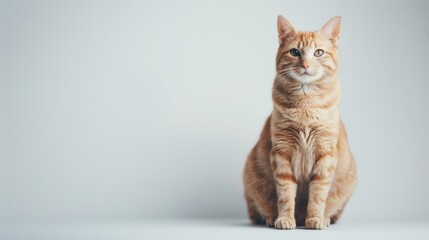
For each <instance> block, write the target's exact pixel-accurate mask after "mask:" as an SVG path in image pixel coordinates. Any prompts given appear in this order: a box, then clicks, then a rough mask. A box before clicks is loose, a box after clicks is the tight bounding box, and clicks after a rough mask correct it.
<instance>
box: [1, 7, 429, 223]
mask: <svg viewBox="0 0 429 240" xmlns="http://www.w3.org/2000/svg"><path fill="white" fill-rule="evenodd" d="M428 10H429V2H428V1H405V0H404V1H388V0H385V1H340V0H338V1H302V0H299V1H249V0H246V1H244V0H237V1H227V0H222V1H214V0H213V1H201V0H185V1H158V0H150V1H149V0H147V1H114V2H111V1H0V109H1V111H0V194H1V195H0V219H1V220H4V221H12V220H53V221H56V220H111V219H141V218H177V217H205V218H210V217H243V218H244V217H245V216H246V209H245V203H244V199H243V196H242V183H241V177H242V168H243V164H244V161H245V158H246V155H247V154H248V152H249V151H250V149H251V147H252V146H253V145H254V144H255V142H256V140H257V138H258V135H259V133H260V131H261V128H262V125H263V122H264V121H265V118H266V117H267V116H268V115H269V113H270V111H271V109H272V103H271V84H272V81H273V78H274V74H275V73H274V62H275V61H274V58H275V54H276V50H277V33H276V18H277V15H278V14H283V15H284V16H285V17H287V18H288V19H289V20H290V21H291V22H292V23H293V24H294V25H295V26H296V28H297V29H299V30H317V29H318V28H319V27H321V26H322V25H323V24H324V23H325V22H326V21H327V20H328V19H329V18H331V17H333V16H336V15H340V16H342V20H343V24H342V27H343V29H342V37H341V39H340V54H341V60H342V61H341V63H342V68H341V70H340V76H341V79H342V82H343V98H342V105H341V113H342V117H343V120H344V121H345V124H346V127H347V129H348V134H349V139H350V145H351V148H352V151H353V153H354V155H355V158H356V160H357V164H358V170H359V183H358V187H357V189H356V192H355V194H354V196H353V197H352V200H351V201H350V202H349V205H348V207H347V209H346V212H345V214H344V218H345V219H398V220H399V219H401V220H404V219H410V220H411V219H426V220H427V219H428V215H429V205H428V204H427V203H428V202H429V193H428V181H427V169H428V167H429V162H428V160H429V154H428V149H429V141H428V138H427V136H428V133H429V127H428V122H429V107H428V101H429V94H428V93H427V92H428V87H429V78H428V77H427V76H428V75H427V72H428V69H429V61H428V56H429V45H428V39H429V28H428V26H427V24H428V23H429V14H427V11H428Z"/></svg>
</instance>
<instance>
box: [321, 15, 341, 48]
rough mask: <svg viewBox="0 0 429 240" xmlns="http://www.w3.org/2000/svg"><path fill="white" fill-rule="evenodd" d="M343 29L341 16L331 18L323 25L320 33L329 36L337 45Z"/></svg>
mask: <svg viewBox="0 0 429 240" xmlns="http://www.w3.org/2000/svg"><path fill="white" fill-rule="evenodd" d="M340 31H341V17H338V16H337V17H333V18H331V19H330V20H329V21H328V22H327V23H326V24H325V25H324V26H323V27H322V29H320V31H319V33H321V34H323V35H324V36H325V37H327V38H328V39H329V40H330V41H331V42H332V44H333V45H334V46H335V47H336V46H337V45H338V39H339V38H340Z"/></svg>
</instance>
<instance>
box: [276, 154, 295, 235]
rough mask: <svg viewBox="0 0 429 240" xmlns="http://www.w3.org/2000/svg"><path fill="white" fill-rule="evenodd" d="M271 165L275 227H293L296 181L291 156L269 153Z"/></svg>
mask: <svg viewBox="0 0 429 240" xmlns="http://www.w3.org/2000/svg"><path fill="white" fill-rule="evenodd" d="M271 165H272V169H273V175H274V179H275V182H276V190H277V208H278V218H277V220H276V221H275V222H274V226H275V228H277V229H295V228H296V221H295V216H294V215H295V197H296V190H297V183H296V179H295V176H294V175H293V169H292V164H291V156H290V154H286V153H276V154H272V155H271Z"/></svg>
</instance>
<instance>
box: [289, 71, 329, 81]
mask: <svg viewBox="0 0 429 240" xmlns="http://www.w3.org/2000/svg"><path fill="white" fill-rule="evenodd" d="M294 75H295V76H293V77H294V79H295V80H296V81H298V82H301V83H312V82H315V81H317V80H319V79H321V78H322V75H323V74H321V73H316V74H308V73H304V74H300V75H298V74H294Z"/></svg>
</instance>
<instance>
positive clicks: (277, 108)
mask: <svg viewBox="0 0 429 240" xmlns="http://www.w3.org/2000/svg"><path fill="white" fill-rule="evenodd" d="M278 32H279V44H280V46H279V50H278V53H277V59H276V69H277V75H276V78H275V80H274V85H273V94H272V97H273V103H274V109H273V112H272V114H271V115H270V116H269V117H268V119H267V121H266V123H265V125H264V128H263V130H262V133H261V136H260V138H259V141H258V142H257V144H256V146H255V147H254V148H253V149H252V151H251V152H250V154H249V156H248V159H247V161H246V165H245V168H244V187H245V198H246V201H247V206H248V213H249V218H250V219H251V220H252V221H253V222H254V223H266V224H267V225H268V226H274V227H275V228H278V229H293V228H295V227H296V226H297V225H304V226H306V227H307V228H311V229H324V228H326V227H327V226H329V224H330V223H333V222H335V221H337V220H338V219H339V218H340V215H341V213H342V212H343V209H344V207H345V205H346V203H347V200H348V199H349V198H350V196H351V194H352V192H353V189H354V187H355V184H356V166H355V162H354V160H353V157H352V154H351V152H350V150H349V147H348V143H347V137H346V132H345V129H344V125H343V123H342V121H341V119H340V116H339V102H340V97H341V86H340V82H339V79H338V77H337V72H338V67H339V58H338V49H337V45H338V39H339V33H340V18H339V17H336V18H332V19H331V20H330V21H328V23H326V24H325V26H323V27H322V29H321V30H320V31H318V32H297V31H295V29H294V28H293V27H292V25H291V24H290V23H289V22H288V21H287V20H286V19H285V18H283V17H282V16H279V18H278ZM294 49H295V50H296V51H298V53H299V54H298V53H297V52H292V51H294ZM318 50H323V54H322V55H320V53H321V52H320V51H319V52H318V53H315V51H318ZM297 54H298V55H297Z"/></svg>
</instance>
